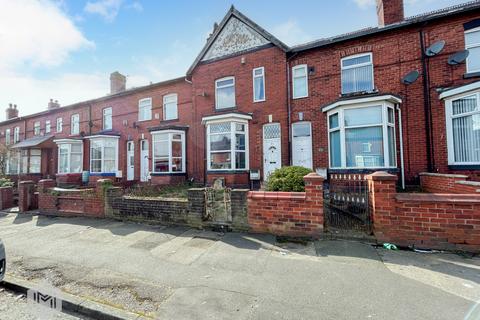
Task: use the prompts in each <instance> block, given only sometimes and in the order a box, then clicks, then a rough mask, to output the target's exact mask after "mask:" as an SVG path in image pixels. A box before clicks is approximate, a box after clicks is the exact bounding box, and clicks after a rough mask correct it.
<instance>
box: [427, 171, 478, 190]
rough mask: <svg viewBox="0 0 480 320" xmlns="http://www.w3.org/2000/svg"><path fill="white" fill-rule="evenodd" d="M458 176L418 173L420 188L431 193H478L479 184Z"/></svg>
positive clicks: (464, 176)
mask: <svg viewBox="0 0 480 320" xmlns="http://www.w3.org/2000/svg"><path fill="white" fill-rule="evenodd" d="M467 179H468V176H466V175H459V174H439V173H420V186H421V187H422V190H423V191H425V192H431V193H456V194H465V193H480V182H477V181H468V180H467Z"/></svg>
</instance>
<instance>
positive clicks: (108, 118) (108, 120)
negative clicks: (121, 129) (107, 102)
mask: <svg viewBox="0 0 480 320" xmlns="http://www.w3.org/2000/svg"><path fill="white" fill-rule="evenodd" d="M103 130H112V107H108V108H105V109H103Z"/></svg>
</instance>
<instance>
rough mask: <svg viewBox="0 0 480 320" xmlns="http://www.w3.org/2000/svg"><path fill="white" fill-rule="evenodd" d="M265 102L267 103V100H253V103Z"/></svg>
mask: <svg viewBox="0 0 480 320" xmlns="http://www.w3.org/2000/svg"><path fill="white" fill-rule="evenodd" d="M265 101H267V99H263V100H257V101H255V100H253V103H261V102H265Z"/></svg>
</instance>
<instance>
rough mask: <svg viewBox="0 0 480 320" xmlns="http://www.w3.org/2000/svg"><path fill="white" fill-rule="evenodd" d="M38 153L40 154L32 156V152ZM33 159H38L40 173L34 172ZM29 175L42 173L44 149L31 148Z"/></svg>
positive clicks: (29, 153) (29, 150)
mask: <svg viewBox="0 0 480 320" xmlns="http://www.w3.org/2000/svg"><path fill="white" fill-rule="evenodd" d="M33 150H35V151H38V152H39V154H36V155H32V151H33ZM33 158H38V159H37V160H38V171H33V170H32V163H33V161H32V159H33ZM28 173H42V149H40V148H31V149H28Z"/></svg>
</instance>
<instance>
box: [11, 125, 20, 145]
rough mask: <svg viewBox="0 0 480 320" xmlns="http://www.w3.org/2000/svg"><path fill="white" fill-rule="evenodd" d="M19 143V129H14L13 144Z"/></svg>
mask: <svg viewBox="0 0 480 320" xmlns="http://www.w3.org/2000/svg"><path fill="white" fill-rule="evenodd" d="M19 141H20V127H15V128H14V129H13V143H17V142H19Z"/></svg>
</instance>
